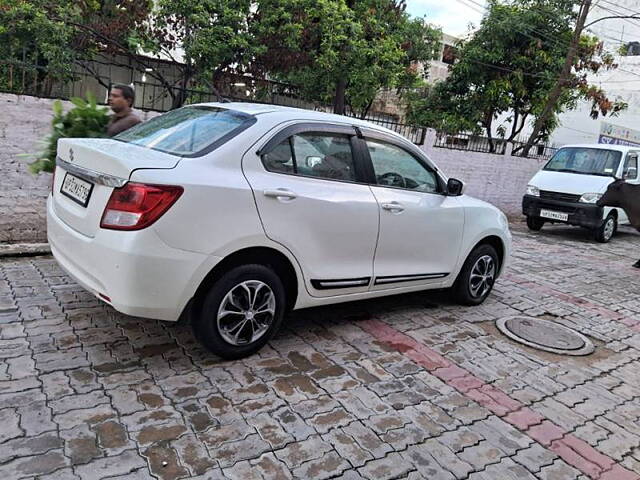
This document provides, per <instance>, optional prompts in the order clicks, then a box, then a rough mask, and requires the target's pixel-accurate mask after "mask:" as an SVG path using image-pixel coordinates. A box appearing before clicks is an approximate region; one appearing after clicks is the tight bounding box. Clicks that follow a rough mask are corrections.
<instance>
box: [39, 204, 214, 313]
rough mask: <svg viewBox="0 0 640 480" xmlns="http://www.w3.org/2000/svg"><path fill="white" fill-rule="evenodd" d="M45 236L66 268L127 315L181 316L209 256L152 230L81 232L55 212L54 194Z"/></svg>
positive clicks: (74, 276) (205, 270) (60, 262)
mask: <svg viewBox="0 0 640 480" xmlns="http://www.w3.org/2000/svg"><path fill="white" fill-rule="evenodd" d="M47 237H48V240H49V245H50V247H51V252H52V253H53V256H54V257H55V259H56V261H57V262H58V264H59V265H60V266H61V267H62V269H63V270H65V271H66V272H67V273H68V274H69V275H70V276H71V277H73V278H74V279H75V280H76V281H77V282H78V283H79V284H80V285H81V286H83V287H84V288H85V289H87V290H88V291H90V292H91V293H93V294H94V295H95V296H96V297H97V298H99V299H100V300H102V301H104V302H106V303H108V304H110V305H112V306H113V307H114V308H115V309H116V310H118V311H119V312H121V313H124V314H127V315H134V316H139V317H147V318H155V319H158V320H177V319H178V318H179V317H180V314H181V313H182V310H183V309H184V307H185V305H186V304H187V302H188V301H189V300H190V298H191V297H192V295H193V293H194V292H195V290H196V289H197V287H198V285H199V284H200V281H201V280H202V278H204V276H205V275H206V273H207V272H208V269H207V266H208V265H207V264H208V263H209V261H210V259H209V257H207V256H206V255H204V254H199V253H194V252H187V251H184V250H179V249H175V248H172V247H169V246H168V245H167V244H166V243H164V242H163V241H162V240H161V239H160V238H159V237H158V235H157V234H156V233H155V231H154V230H153V229H152V228H146V229H143V230H139V231H133V232H121V231H115V230H104V229H100V230H98V232H97V233H96V235H95V237H93V238H90V237H87V236H85V235H82V234H81V233H79V232H77V231H75V230H73V229H72V228H70V227H69V226H67V225H66V224H65V223H64V222H63V221H62V220H61V219H60V218H59V217H58V216H57V215H56V213H55V210H54V207H53V204H52V201H51V196H49V199H48V201H47ZM105 297H106V298H105Z"/></svg>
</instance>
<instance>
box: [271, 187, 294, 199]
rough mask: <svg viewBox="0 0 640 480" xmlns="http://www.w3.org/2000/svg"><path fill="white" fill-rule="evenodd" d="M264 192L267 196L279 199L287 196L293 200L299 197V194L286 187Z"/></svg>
mask: <svg viewBox="0 0 640 480" xmlns="http://www.w3.org/2000/svg"><path fill="white" fill-rule="evenodd" d="M263 193H264V196H265V197H270V198H277V199H278V200H280V199H285V198H286V199H288V200H293V199H294V198H297V197H298V195H297V194H296V193H295V192H292V191H291V190H287V189H286V188H277V189H275V190H265V191H264V192H263Z"/></svg>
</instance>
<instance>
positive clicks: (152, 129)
mask: <svg viewBox="0 0 640 480" xmlns="http://www.w3.org/2000/svg"><path fill="white" fill-rule="evenodd" d="M253 123H255V118H254V117H253V116H251V115H247V114H245V113H242V112H237V111H235V110H227V109H224V108H218V107H184V108H180V109H178V110H172V111H170V112H168V113H165V114H164V115H160V116H157V117H155V118H152V119H151V120H149V121H148V122H143V123H139V124H138V125H135V126H134V127H132V128H130V129H129V130H125V131H124V132H122V133H120V134H119V135H116V136H115V137H113V138H114V139H115V140H119V141H121V142H127V143H132V144H134V145H140V146H142V147H147V148H151V149H153V150H159V151H161V152H166V153H171V154H173V155H180V156H197V155H199V154H204V153H206V152H207V151H210V150H212V149H213V148H215V147H216V146H219V145H221V144H222V143H224V142H226V141H228V140H230V139H231V138H233V137H234V136H235V135H237V134H238V133H240V132H241V131H242V130H244V129H246V128H248V127H249V126H251V125H252V124H253Z"/></svg>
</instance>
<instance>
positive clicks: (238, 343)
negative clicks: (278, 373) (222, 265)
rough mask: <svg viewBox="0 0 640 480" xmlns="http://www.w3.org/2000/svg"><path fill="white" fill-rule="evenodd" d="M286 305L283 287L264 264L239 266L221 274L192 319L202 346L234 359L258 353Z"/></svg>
mask: <svg viewBox="0 0 640 480" xmlns="http://www.w3.org/2000/svg"><path fill="white" fill-rule="evenodd" d="M285 306H286V296H285V290H284V286H283V284H282V281H281V280H280V278H279V277H278V275H276V274H275V272H273V270H271V269H270V268H268V267H265V266H264V265H242V266H240V267H236V268H234V269H232V270H229V271H228V272H227V273H225V274H224V275H222V277H220V278H219V279H218V280H217V281H216V282H215V284H214V285H213V287H211V289H210V290H209V292H208V293H207V296H206V297H205V299H204V301H203V304H202V309H201V311H200V312H196V313H195V315H194V319H193V330H194V333H195V335H196V337H197V338H198V340H199V341H200V343H202V345H204V347H205V348H207V349H208V350H209V351H211V352H213V353H215V354H216V355H219V356H221V357H222V358H225V359H229V360H233V359H237V358H242V357H246V356H249V355H252V354H253V353H255V352H257V351H258V350H260V349H261V348H262V347H263V346H264V345H265V344H266V343H267V342H268V341H269V340H270V339H271V338H272V337H273V336H274V335H275V333H276V332H277V331H278V330H279V329H280V326H281V324H282V318H283V316H284V311H285Z"/></svg>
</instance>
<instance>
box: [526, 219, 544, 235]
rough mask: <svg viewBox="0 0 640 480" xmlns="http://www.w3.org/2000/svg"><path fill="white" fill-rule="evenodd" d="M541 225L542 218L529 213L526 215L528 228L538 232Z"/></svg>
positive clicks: (542, 222) (542, 223)
mask: <svg viewBox="0 0 640 480" xmlns="http://www.w3.org/2000/svg"><path fill="white" fill-rule="evenodd" d="M543 226H544V220H542V219H541V218H540V217H532V216H530V215H528V216H527V227H529V230H532V231H534V232H539V231H540V230H542V227H543Z"/></svg>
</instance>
